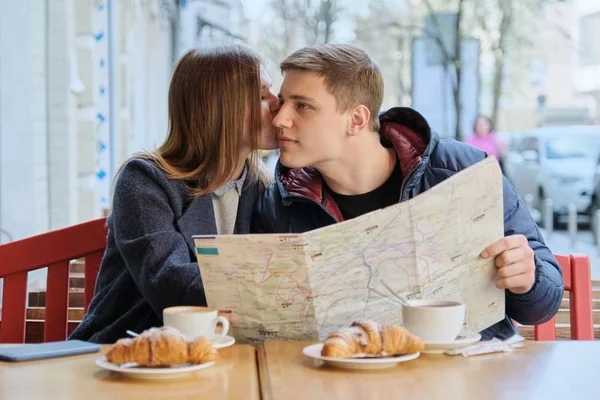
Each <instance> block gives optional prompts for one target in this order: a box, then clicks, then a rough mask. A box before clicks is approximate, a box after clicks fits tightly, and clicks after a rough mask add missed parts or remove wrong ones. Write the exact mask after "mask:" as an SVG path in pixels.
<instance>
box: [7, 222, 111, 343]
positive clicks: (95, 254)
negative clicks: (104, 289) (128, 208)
mask: <svg viewBox="0 0 600 400" xmlns="http://www.w3.org/2000/svg"><path fill="white" fill-rule="evenodd" d="M107 234H108V229H107V226H106V218H99V219H95V220H92V221H89V222H85V223H82V224H78V225H74V226H70V227H67V228H64V229H59V230H56V231H52V232H48V233H44V234H41V235H37V236H33V237H30V238H26V239H22V240H18V241H16V242H12V243H7V244H4V245H1V246H0V278H4V292H3V296H2V326H1V328H0V343H24V342H25V316H26V308H25V307H26V299H27V273H28V272H29V271H33V270H36V269H39V268H43V267H48V278H47V287H46V314H45V315H46V321H45V323H44V342H50V341H59V340H65V339H66V338H67V332H68V331H67V327H68V325H67V315H68V314H67V313H68V300H69V262H70V261H71V260H74V259H77V258H81V257H85V277H84V307H85V311H87V308H88V305H89V304H90V301H91V299H92V297H93V295H94V287H95V285H96V278H97V276H98V270H99V269H100V262H101V261H102V256H103V254H104V250H105V248H106V237H107Z"/></svg>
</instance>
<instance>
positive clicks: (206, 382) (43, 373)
mask: <svg viewBox="0 0 600 400" xmlns="http://www.w3.org/2000/svg"><path fill="white" fill-rule="evenodd" d="M109 347H110V346H103V348H102V352H103V353H104V352H106V351H107V350H108V348H109ZM99 357H101V354H100V353H96V354H87V355H81V356H72V357H65V358H55V359H50V360H41V361H28V362H21V363H7V362H1V361H0V399H42V398H48V399H96V398H97V399H128V400H136V399H146V398H152V399H157V398H173V399H191V398H198V399H203V400H206V399H259V398H260V390H259V382H258V374H257V368H256V352H255V349H254V348H253V347H251V346H248V345H233V346H231V347H227V348H224V349H221V350H219V355H218V358H217V362H216V363H215V365H213V366H212V367H209V368H207V369H203V370H199V371H196V372H194V373H193V375H189V376H187V377H184V378H180V379H170V380H159V381H150V380H135V379H129V378H124V377H121V376H120V375H118V374H117V373H113V372H110V371H107V370H104V369H101V368H99V367H98V366H96V364H95V361H96V359H97V358H99Z"/></svg>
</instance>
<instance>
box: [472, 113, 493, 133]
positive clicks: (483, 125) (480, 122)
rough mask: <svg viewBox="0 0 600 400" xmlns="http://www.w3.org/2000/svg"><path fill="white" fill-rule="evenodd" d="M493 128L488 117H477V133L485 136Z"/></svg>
mask: <svg viewBox="0 0 600 400" xmlns="http://www.w3.org/2000/svg"><path fill="white" fill-rule="evenodd" d="M491 130H492V127H491V126H490V121H488V120H487V118H482V117H479V118H477V122H476V123H475V133H477V134H478V135H482V136H485V135H487V134H488V133H490V131H491Z"/></svg>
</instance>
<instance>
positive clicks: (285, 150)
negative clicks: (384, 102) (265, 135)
mask: <svg viewBox="0 0 600 400" xmlns="http://www.w3.org/2000/svg"><path fill="white" fill-rule="evenodd" d="M279 101H280V109H279V112H278V113H277V115H276V116H275V118H273V124H274V125H275V126H276V127H277V128H279V129H280V132H279V149H280V153H281V159H280V160H281V163H282V164H283V165H285V166H286V167H289V168H302V167H307V166H311V167H315V168H317V169H319V167H320V166H323V165H324V164H327V163H328V162H331V161H335V160H336V159H337V158H339V157H340V155H341V154H342V153H343V145H344V142H345V140H346V139H347V134H346V133H347V128H348V126H349V122H350V118H349V113H344V114H338V112H337V110H336V106H337V103H336V100H335V98H334V97H333V95H332V94H331V93H329V92H328V91H327V89H326V88H325V82H324V80H323V78H322V77H320V76H319V75H317V74H316V73H314V72H310V71H303V70H295V69H292V70H288V71H286V74H285V78H284V80H283V83H282V84H281V91H280V94H279Z"/></svg>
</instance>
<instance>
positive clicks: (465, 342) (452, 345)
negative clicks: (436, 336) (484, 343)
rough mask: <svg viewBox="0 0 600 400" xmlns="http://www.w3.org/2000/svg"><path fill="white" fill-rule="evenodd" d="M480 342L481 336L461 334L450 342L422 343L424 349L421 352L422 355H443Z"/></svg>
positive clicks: (473, 333)
mask: <svg viewBox="0 0 600 400" xmlns="http://www.w3.org/2000/svg"><path fill="white" fill-rule="evenodd" d="M480 340H481V335H480V334H479V333H475V332H461V333H459V334H458V336H457V337H456V339H454V340H452V341H450V342H423V343H424V344H425V349H424V350H423V351H421V353H423V354H443V353H445V352H446V351H448V350H452V349H459V348H461V347H466V346H469V345H471V344H473V343H475V342H478V341H480Z"/></svg>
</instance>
